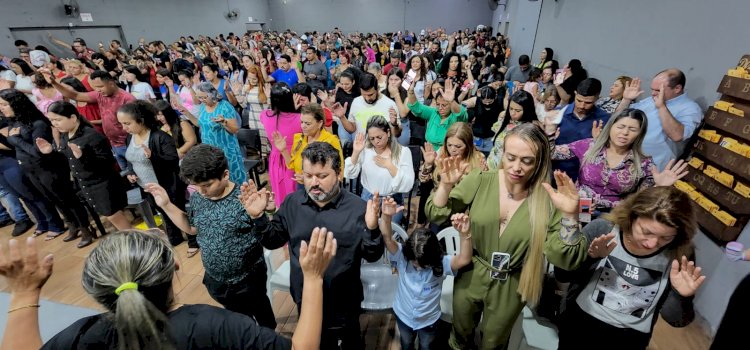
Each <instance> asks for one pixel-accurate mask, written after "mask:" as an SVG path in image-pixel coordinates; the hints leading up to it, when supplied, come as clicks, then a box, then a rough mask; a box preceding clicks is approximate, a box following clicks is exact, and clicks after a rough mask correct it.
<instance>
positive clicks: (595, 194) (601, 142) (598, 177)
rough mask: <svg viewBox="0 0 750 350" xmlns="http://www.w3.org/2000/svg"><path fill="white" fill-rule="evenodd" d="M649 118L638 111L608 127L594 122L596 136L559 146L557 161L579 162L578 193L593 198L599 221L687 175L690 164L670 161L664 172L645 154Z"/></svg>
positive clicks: (555, 151) (619, 116) (621, 114)
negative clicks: (631, 200)
mask: <svg viewBox="0 0 750 350" xmlns="http://www.w3.org/2000/svg"><path fill="white" fill-rule="evenodd" d="M648 128H650V125H648V118H647V117H646V114H645V113H643V112H642V111H641V110H638V109H626V110H623V111H620V112H618V113H616V114H615V115H614V116H612V117H611V118H610V119H609V121H607V122H606V124H603V126H602V123H601V122H598V123H597V122H594V123H593V124H592V130H591V131H592V135H595V136H594V138H585V139H581V140H578V141H574V142H571V143H568V144H563V145H555V146H554V149H553V151H552V159H553V160H566V159H578V160H579V163H580V165H579V171H578V174H579V177H578V181H577V186H578V192H579V194H580V196H581V197H582V198H590V199H591V200H592V203H591V214H592V217H593V218H597V217H598V216H599V215H601V214H603V213H607V212H609V211H611V210H612V209H613V208H614V207H615V206H617V204H618V203H619V202H620V201H621V200H623V199H625V197H627V196H628V195H630V194H632V193H635V192H637V191H638V190H641V189H644V188H647V187H653V186H672V185H673V184H674V183H675V182H676V181H677V180H679V179H681V178H683V177H685V176H686V175H687V171H686V169H687V166H688V164H687V162H685V161H684V160H681V159H680V160H678V161H677V162H675V161H674V159H673V160H670V161H669V162H668V163H667V167H666V168H665V169H664V170H663V171H659V169H658V168H657V167H656V166H655V164H654V161H653V158H652V157H651V156H648V155H646V154H644V153H645V152H644V151H643V147H642V145H643V141H644V139H645V137H646V135H647V129H648Z"/></svg>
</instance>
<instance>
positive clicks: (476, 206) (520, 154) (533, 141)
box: [425, 123, 588, 349]
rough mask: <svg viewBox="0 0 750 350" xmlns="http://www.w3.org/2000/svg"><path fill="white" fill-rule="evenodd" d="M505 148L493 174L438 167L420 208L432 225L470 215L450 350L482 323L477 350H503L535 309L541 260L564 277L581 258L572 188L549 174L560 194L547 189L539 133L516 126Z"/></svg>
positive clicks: (469, 340) (546, 155)
mask: <svg viewBox="0 0 750 350" xmlns="http://www.w3.org/2000/svg"><path fill="white" fill-rule="evenodd" d="M504 143H505V144H504V149H505V152H504V153H503V156H502V158H501V160H500V166H499V169H498V170H490V171H481V170H475V171H473V172H471V173H469V174H468V175H463V170H464V169H462V165H460V163H459V162H457V161H456V160H455V159H452V158H447V159H442V160H441V172H440V183H439V185H438V187H437V189H436V190H435V192H434V193H433V194H432V196H431V197H430V198H429V199H428V200H427V205H426V208H425V213H426V214H427V217H428V219H430V220H431V221H433V222H437V223H440V222H443V221H445V220H446V219H447V218H449V217H450V215H451V214H452V213H462V212H465V211H471V215H470V218H471V227H472V233H473V242H474V255H473V257H472V262H473V265H470V266H473V267H471V268H468V269H464V270H461V271H459V273H458V275H457V276H456V279H455V285H454V289H453V313H454V315H453V331H452V332H451V337H450V346H451V347H452V348H453V349H465V348H469V347H470V345H471V344H473V341H474V330H475V329H476V327H477V325H478V322H479V319H480V316H481V317H483V321H482V322H483V324H482V328H483V337H482V342H481V348H482V349H503V348H505V347H507V342H508V338H509V336H510V331H511V329H512V328H513V324H514V322H515V320H516V318H517V317H518V315H519V314H520V312H521V309H522V308H523V306H524V305H525V304H529V305H530V306H535V305H536V304H537V302H538V301H539V297H540V295H541V292H542V277H543V273H544V268H545V257H546V258H547V259H548V260H549V262H550V263H552V264H554V265H555V266H558V267H560V268H563V269H575V268H577V267H578V266H579V265H580V264H581V262H582V261H583V260H584V259H585V258H586V248H587V247H588V245H587V242H586V240H585V239H584V238H583V237H582V236H581V234H580V231H579V230H578V220H577V215H578V195H577V192H576V191H575V186H574V185H573V183H572V181H571V180H570V178H568V177H567V175H565V174H563V173H555V180H556V182H557V187H558V188H559V192H555V191H554V190H553V189H552V188H551V187H550V186H549V184H546V183H545V182H546V181H548V179H550V177H551V174H550V152H549V146H548V143H547V138H546V136H545V134H544V132H543V131H542V130H541V129H540V128H539V127H538V126H536V125H534V124H531V123H528V124H522V125H519V126H517V127H515V128H514V129H513V130H511V131H509V132H508V134H507V136H506V137H505V139H504ZM464 166H465V165H464ZM462 175H463V177H462V178H461V181H460V182H458V184H456V181H457V179H459V178H460V177H461V176H462ZM454 185H455V186H454ZM571 188H572V190H570V189H571Z"/></svg>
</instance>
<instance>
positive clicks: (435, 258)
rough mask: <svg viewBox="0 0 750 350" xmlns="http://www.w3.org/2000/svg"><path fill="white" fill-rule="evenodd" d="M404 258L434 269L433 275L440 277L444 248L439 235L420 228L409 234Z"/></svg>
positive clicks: (420, 265)
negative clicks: (438, 237) (441, 245)
mask: <svg viewBox="0 0 750 350" xmlns="http://www.w3.org/2000/svg"><path fill="white" fill-rule="evenodd" d="M403 253H404V258H405V259H406V260H407V261H414V262H416V263H417V264H419V267H421V268H423V269H428V268H429V269H432V275H433V276H435V277H440V276H442V275H443V255H445V252H443V248H442V247H440V242H439V241H438V239H437V235H436V234H435V233H434V232H432V231H430V230H428V229H426V228H418V229H416V230H414V232H412V233H411V235H410V236H409V239H407V240H406V242H404V245H403Z"/></svg>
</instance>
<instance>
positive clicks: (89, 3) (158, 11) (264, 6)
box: [0, 0, 280, 56]
mask: <svg viewBox="0 0 750 350" xmlns="http://www.w3.org/2000/svg"><path fill="white" fill-rule="evenodd" d="M279 1H280V0H279ZM78 4H79V6H80V8H81V12H89V13H91V14H92V17H93V19H94V22H81V18H80V17H78V18H71V17H67V16H65V13H64V12H63V6H62V2H61V1H52V0H2V9H3V10H2V11H0V53H4V54H6V55H9V56H15V55H16V54H17V51H16V49H15V47H14V46H13V37H12V36H11V33H10V30H9V29H8V27H37V26H43V27H46V26H66V27H67V26H68V23H73V25H120V26H122V30H123V32H124V34H125V39H126V40H127V42H128V43H131V44H133V45H136V44H137V43H138V38H140V37H145V38H146V40H147V41H151V40H163V41H165V42H166V41H173V40H175V39H177V38H178V37H179V36H180V35H191V34H192V35H198V34H210V35H212V36H214V35H218V34H219V33H224V34H226V33H228V32H235V33H237V32H244V31H245V22H247V19H248V17H251V16H252V17H253V19H254V20H255V21H264V20H267V19H268V18H269V17H270V16H269V12H268V2H267V1H265V0H252V1H251V0H229V8H230V9H238V10H239V13H240V15H239V17H238V18H237V19H236V20H234V21H228V20H227V19H225V18H224V14H225V13H226V12H227V2H226V1H221V0H180V1H174V0H171V1H165V0H128V1H112V0H78ZM84 39H86V38H84ZM44 40H46V38H44ZM30 44H31V45H37V44H42V45H45V46H48V47H49V46H51V44H50V43H49V42H48V41H47V42H41V43H30ZM87 44H88V46H89V47H93V48H95V47H96V42H90V41H87Z"/></svg>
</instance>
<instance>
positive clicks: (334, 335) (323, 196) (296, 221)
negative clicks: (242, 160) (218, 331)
mask: <svg viewBox="0 0 750 350" xmlns="http://www.w3.org/2000/svg"><path fill="white" fill-rule="evenodd" d="M340 168H341V158H339V154H338V151H336V149H334V148H333V146H331V145H330V144H328V143H325V142H314V143H311V144H310V145H308V146H307V148H305V150H304V151H303V152H302V172H303V177H304V184H305V190H304V191H302V190H299V191H297V192H295V193H293V194H291V195H289V196H288V197H286V199H284V203H283V204H282V205H281V208H279V211H278V212H277V213H276V214H275V215H274V216H273V219H272V220H269V219H268V218H267V217H266V216H265V215H264V213H263V211H264V209H265V207H266V205H267V201H268V199H269V198H268V197H269V195H268V193H267V192H265V190H261V191H256V190H255V189H254V188H252V187H253V186H252V185H244V186H243V188H242V192H243V193H242V198H241V200H242V202H243V203H244V206H245V210H246V211H247V213H248V215H249V216H250V217H251V218H252V219H253V220H254V232H253V234H254V235H258V236H261V237H263V239H262V243H263V245H264V246H265V247H266V248H267V249H275V248H280V247H282V246H283V245H284V244H285V243H287V242H289V256H290V261H291V276H290V289H291V294H292V298H293V299H294V302H295V303H297V309H298V310H299V307H300V305H301V302H302V270H301V269H300V264H299V256H300V255H299V249H300V244H301V242H302V241H305V240H308V239H309V238H310V232H312V229H313V228H315V227H325V228H326V229H328V231H330V232H333V234H334V235H335V237H336V241H337V244H338V251H337V252H336V256H335V258H334V260H333V261H332V262H331V265H330V266H329V267H328V270H327V271H326V274H325V276H324V281H323V285H324V287H323V332H322V336H321V346H320V348H321V349H339V348H342V349H363V348H364V346H363V344H362V339H361V338H360V336H359V334H360V328H359V315H360V313H361V310H360V304H361V302H362V299H363V294H362V281H361V280H360V277H359V274H360V264H361V261H362V259H363V258H364V259H365V260H367V261H370V262H373V261H376V260H377V259H378V258H380V257H381V256H382V255H383V240H382V237H381V236H380V230H379V228H378V218H377V214H376V213H374V212H372V211H366V207H367V206H366V203H365V202H364V201H363V200H362V199H360V198H359V197H358V196H356V195H354V194H352V193H350V192H347V191H344V190H342V189H341V186H340V184H339V171H340V170H339V169H340Z"/></svg>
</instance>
